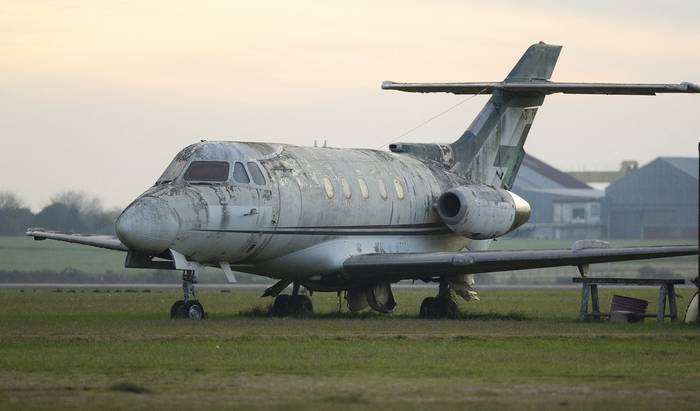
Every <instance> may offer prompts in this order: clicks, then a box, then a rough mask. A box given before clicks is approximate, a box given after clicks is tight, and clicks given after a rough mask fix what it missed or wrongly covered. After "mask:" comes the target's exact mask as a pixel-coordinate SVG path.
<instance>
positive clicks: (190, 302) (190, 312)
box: [170, 270, 206, 321]
mask: <svg viewBox="0 0 700 411" xmlns="http://www.w3.org/2000/svg"><path fill="white" fill-rule="evenodd" d="M196 283H197V275H196V273H195V272H194V270H185V271H183V272H182V294H183V299H182V300H178V301H175V302H174V303H173V305H172V307H170V318H173V319H182V318H189V319H190V320H195V321H199V320H203V319H204V318H205V317H206V313H205V311H204V306H203V305H202V304H201V303H200V302H199V300H197V295H196V294H195V290H194V285H195V284H196Z"/></svg>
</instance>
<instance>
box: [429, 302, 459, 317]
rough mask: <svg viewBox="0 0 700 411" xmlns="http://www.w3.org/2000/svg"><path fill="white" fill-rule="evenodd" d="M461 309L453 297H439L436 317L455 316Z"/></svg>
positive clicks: (436, 304) (436, 303) (436, 305)
mask: <svg viewBox="0 0 700 411" xmlns="http://www.w3.org/2000/svg"><path fill="white" fill-rule="evenodd" d="M458 312H459V309H458V307H457V303H456V302H454V301H453V300H452V299H451V298H437V299H436V302H435V318H455V317H457V313H458Z"/></svg>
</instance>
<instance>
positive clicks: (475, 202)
mask: <svg viewBox="0 0 700 411" xmlns="http://www.w3.org/2000/svg"><path fill="white" fill-rule="evenodd" d="M436 211H437V213H438V215H439V216H440V218H441V219H442V221H443V222H444V223H445V224H446V225H447V226H448V227H449V228H450V229H451V230H452V231H454V232H455V233H457V234H459V235H461V236H464V237H467V238H471V239H474V240H486V239H490V238H496V237H500V236H502V235H504V234H507V233H509V232H511V231H513V230H515V229H516V228H518V227H520V226H521V225H523V224H525V223H526V222H527V220H528V219H529V218H530V204H528V202H527V201H525V200H523V199H522V198H521V197H520V196H518V195H517V194H515V193H511V192H510V191H508V190H504V189H501V188H494V187H489V186H485V185H469V186H459V187H456V188H452V189H449V190H447V191H445V192H444V193H442V195H440V197H439V198H438V201H437V205H436Z"/></svg>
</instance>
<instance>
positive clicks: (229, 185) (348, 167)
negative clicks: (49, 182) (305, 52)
mask: <svg viewBox="0 0 700 411" xmlns="http://www.w3.org/2000/svg"><path fill="white" fill-rule="evenodd" d="M206 160H209V161H227V162H229V163H230V164H231V169H233V165H234V163H235V162H237V161H239V162H241V163H243V164H246V163H248V162H255V163H256V164H258V166H260V167H261V168H262V169H263V172H264V174H265V179H266V182H265V184H264V185H257V184H254V183H253V182H252V181H251V183H249V184H241V183H237V182H235V181H234V180H233V178H229V180H228V181H226V182H222V183H213V184H212V183H207V184H192V183H186V182H185V181H184V180H183V179H182V174H184V171H183V172H181V173H180V175H179V176H178V177H177V178H175V179H173V180H172V181H168V182H161V183H157V184H156V185H155V186H154V187H152V188H150V189H149V190H147V191H146V192H145V193H144V194H143V196H154V197H158V198H161V199H163V200H165V201H167V203H168V204H169V206H170V207H172V208H173V209H174V210H175V212H176V214H177V216H178V219H179V224H180V230H179V232H178V235H177V237H176V238H175V240H174V241H173V243H172V244H171V247H170V248H172V249H173V250H176V251H178V252H180V253H182V254H183V255H185V256H186V257H187V258H188V259H189V260H191V261H196V262H199V263H201V264H204V265H211V266H218V265H219V264H220V263H221V262H228V263H230V264H231V266H232V267H234V268H235V269H236V270H239V271H245V272H251V273H255V274H260V275H265V276H269V277H274V278H293V279H303V278H307V277H310V276H319V275H320V276H324V275H328V274H334V273H335V274H337V273H339V272H340V270H341V268H342V263H343V261H345V259H347V258H348V257H350V256H352V255H356V254H361V253H363V252H364V253H367V252H429V251H457V250H460V249H463V248H464V247H466V246H467V245H468V244H469V240H468V239H466V238H464V237H461V236H458V235H456V234H454V233H453V232H451V231H450V230H449V229H448V228H447V227H446V226H445V225H444V224H443V223H442V222H441V221H440V219H439V217H438V216H437V214H436V213H435V212H434V210H433V203H434V201H435V200H436V199H437V197H439V195H440V194H441V193H442V192H444V191H445V190H447V189H449V188H452V187H455V186H459V185H462V184H465V181H464V180H463V179H462V178H460V177H459V176H457V175H455V174H453V173H451V172H450V171H449V170H448V169H447V168H445V167H441V166H440V164H438V163H436V162H434V161H426V162H423V161H420V160H418V159H416V158H414V157H412V156H408V155H402V154H394V153H389V152H384V151H377V150H367V149H336V148H325V147H324V148H320V147H298V146H292V145H282V144H265V143H240V142H202V143H197V144H194V145H192V146H189V147H187V148H185V149H183V150H182V151H181V152H180V153H179V154H178V155H177V156H176V158H175V160H173V161H186V162H187V163H188V164H189V163H191V162H192V161H206ZM186 168H187V167H186V166H185V167H183V170H186ZM329 182H330V187H328V183H329ZM361 185H365V186H366V188H367V189H366V191H365V190H363V188H362V187H361ZM363 194H366V196H365V195H363Z"/></svg>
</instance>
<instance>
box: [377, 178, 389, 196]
mask: <svg viewBox="0 0 700 411" xmlns="http://www.w3.org/2000/svg"><path fill="white" fill-rule="evenodd" d="M377 187H378V188H379V196H381V197H382V198H383V199H384V200H386V197H387V194H386V185H384V180H382V179H381V178H380V179H379V180H377Z"/></svg>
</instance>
